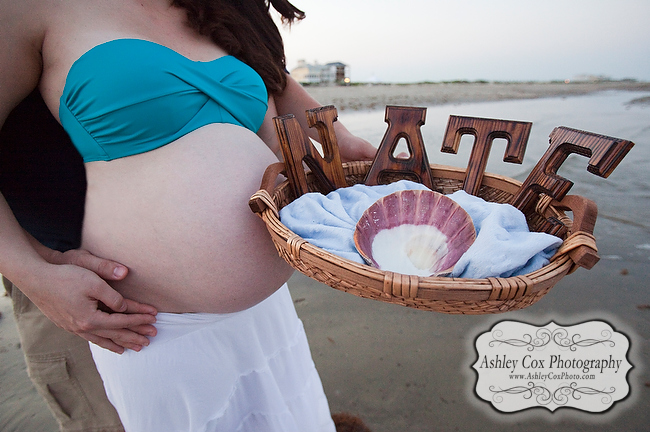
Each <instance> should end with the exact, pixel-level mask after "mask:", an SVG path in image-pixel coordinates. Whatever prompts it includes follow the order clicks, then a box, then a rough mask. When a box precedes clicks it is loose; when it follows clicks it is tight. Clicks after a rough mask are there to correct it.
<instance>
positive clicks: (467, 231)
mask: <svg viewBox="0 0 650 432" xmlns="http://www.w3.org/2000/svg"><path fill="white" fill-rule="evenodd" d="M475 239H476V231H475V230H474V224H473V223H472V219H471V218H470V216H469V215H468V214H467V212H466V211H465V210H463V208H462V207H460V206H459V205H458V204H457V203H456V202H455V201H453V200H452V199H451V198H448V197H446V196H444V195H443V194H441V193H438V192H432V191H429V190H403V191H398V192H395V193H392V194H390V195H387V196H385V197H383V198H381V199H379V200H377V201H376V202H375V203H374V204H373V205H371V206H370V207H369V208H368V209H367V210H366V211H365V212H364V213H363V215H362V216H361V219H360V220H359V222H358V223H357V226H356V229H355V232H354V243H355V245H356V247H357V250H358V251H359V253H360V254H361V256H362V257H363V258H364V260H366V262H367V263H368V264H369V265H372V266H375V267H377V268H379V269H381V270H386V271H392V272H396V273H402V274H412V275H417V276H425V277H426V276H441V275H445V274H448V273H449V272H451V270H452V269H453V267H454V265H455V264H456V262H457V261H458V260H459V259H460V257H461V256H462V255H463V254H464V253H465V252H466V251H467V249H469V247H470V246H471V245H472V243H473V242H474V240H475Z"/></svg>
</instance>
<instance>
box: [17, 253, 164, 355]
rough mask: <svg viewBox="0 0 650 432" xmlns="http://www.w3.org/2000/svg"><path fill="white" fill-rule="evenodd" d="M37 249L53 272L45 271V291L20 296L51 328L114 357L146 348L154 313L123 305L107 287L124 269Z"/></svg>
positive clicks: (90, 258)
mask: <svg viewBox="0 0 650 432" xmlns="http://www.w3.org/2000/svg"><path fill="white" fill-rule="evenodd" d="M41 248H43V246H41ZM41 248H39V249H38V250H39V254H41V256H43V257H44V258H45V259H46V260H47V261H48V262H49V263H50V264H55V266H54V267H52V266H50V267H49V268H48V273H47V279H46V280H48V285H47V286H46V287H31V289H29V291H28V292H27V290H25V293H26V294H27V295H28V297H29V298H30V299H31V300H32V301H33V302H34V304H36V306H38V308H39V309H40V310H41V311H42V312H43V313H44V314H45V315H46V316H47V317H48V318H49V319H50V320H51V321H52V322H54V323H55V324H56V325H57V326H59V327H61V328H63V329H65V330H67V331H69V332H71V333H74V334H76V335H79V336H81V337H82V338H84V339H86V340H88V341H90V342H93V343H95V344H96V345H99V346H101V347H103V348H106V349H109V350H111V351H114V352H116V353H119V354H121V353H122V352H124V349H125V348H127V349H132V350H134V351H140V350H141V349H142V347H143V346H146V345H149V339H148V337H151V336H155V335H156V328H155V327H154V326H153V324H154V323H155V322H156V317H155V315H156V313H157V310H156V309H155V308H154V307H153V306H149V305H146V304H142V303H138V302H135V301H132V300H128V299H125V298H124V297H122V295H121V294H120V293H118V292H117V291H115V290H114V289H113V288H112V287H111V286H110V285H109V284H108V283H107V282H106V280H109V281H110V280H114V281H117V280H121V279H124V278H125V277H126V275H127V273H128V269H127V268H126V267H125V266H123V265H121V264H119V263H116V262H114V261H111V260H106V259H103V258H99V257H96V256H94V255H92V254H91V253H90V252H87V251H84V250H70V251H67V252H65V253H60V252H56V251H52V250H51V249H47V250H46V248H45V249H41ZM37 280H43V278H37ZM21 289H22V287H21Z"/></svg>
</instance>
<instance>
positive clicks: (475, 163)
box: [441, 115, 532, 195]
mask: <svg viewBox="0 0 650 432" xmlns="http://www.w3.org/2000/svg"><path fill="white" fill-rule="evenodd" d="M531 126H532V123H530V122H520V121H508V120H495V119H485V118H476V117H460V116H455V115H451V116H449V122H448V123H447V131H446V132H445V137H444V139H443V142H442V148H441V151H443V152H445V153H453V154H456V153H458V147H459V145H460V140H461V138H462V136H463V135H473V136H474V147H473V148H472V153H471V155H470V157H469V162H468V163H467V171H466V173H465V183H464V184H463V190H464V191H465V192H467V193H468V194H471V195H477V194H478V191H479V189H480V188H481V182H482V181H483V174H484V173H485V167H486V166H487V161H488V157H489V155H490V150H491V149H492V142H493V141H494V140H495V139H497V138H503V139H505V140H507V141H508V145H507V146H506V152H505V154H504V156H503V161H504V162H510V163H518V164H520V163H522V162H523V160H524V153H525V151H526V144H527V142H528V136H529V135H530V128H531Z"/></svg>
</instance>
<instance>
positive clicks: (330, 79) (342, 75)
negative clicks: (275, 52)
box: [291, 60, 350, 84]
mask: <svg viewBox="0 0 650 432" xmlns="http://www.w3.org/2000/svg"><path fill="white" fill-rule="evenodd" d="M291 76H292V77H293V78H294V79H295V80H296V81H298V82H299V83H301V84H347V83H349V82H350V68H349V67H348V65H346V64H344V63H340V62H335V63H327V64H324V65H321V64H318V63H316V64H307V62H305V61H304V60H300V61H299V62H298V66H296V67H295V68H294V69H293V70H292V71H291Z"/></svg>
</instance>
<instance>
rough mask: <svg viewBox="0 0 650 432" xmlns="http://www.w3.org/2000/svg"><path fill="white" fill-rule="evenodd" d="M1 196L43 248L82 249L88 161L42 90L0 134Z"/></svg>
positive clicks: (25, 103)
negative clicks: (45, 99) (50, 106)
mask: <svg viewBox="0 0 650 432" xmlns="http://www.w3.org/2000/svg"><path fill="white" fill-rule="evenodd" d="M0 191H1V192H2V194H3V195H4V197H5V198H6V200H7V202H8V203H9V206H10V207H11V209H12V211H13V212H14V214H15V215H16V219H18V222H19V223H20V224H21V226H22V227H23V228H24V229H25V230H27V231H28V232H29V233H30V234H32V235H33V236H34V237H35V238H36V239H37V240H39V241H40V242H41V243H43V244H44V245H46V246H48V247H51V248H53V249H57V250H60V251H65V250H67V249H72V248H77V247H79V244H80V241H81V224H82V222H83V210H84V200H85V195H86V176H85V172H84V167H83V161H82V159H81V156H80V155H79V153H78V152H77V150H76V149H75V148H74V146H73V145H72V142H71V141H70V138H69V137H68V135H67V134H66V132H65V131H64V130H63V128H62V127H61V125H59V123H58V122H57V121H56V120H55V119H54V117H53V116H52V114H51V113H50V111H49V110H48V108H47V106H46V105H45V103H44V102H43V99H42V98H41V95H40V93H39V92H38V91H37V90H35V91H34V92H33V93H32V94H30V95H29V96H28V97H27V98H26V99H25V100H24V101H23V102H22V103H21V104H20V105H18V106H17V107H16V109H14V110H13V111H12V113H11V114H10V115H9V117H7V120H6V122H5V124H4V126H3V127H2V130H1V131H0Z"/></svg>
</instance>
